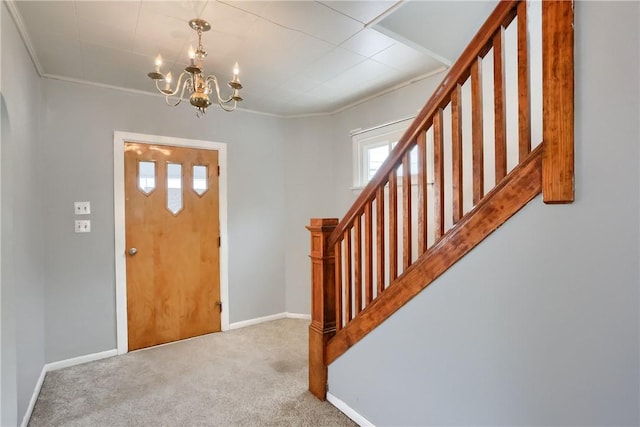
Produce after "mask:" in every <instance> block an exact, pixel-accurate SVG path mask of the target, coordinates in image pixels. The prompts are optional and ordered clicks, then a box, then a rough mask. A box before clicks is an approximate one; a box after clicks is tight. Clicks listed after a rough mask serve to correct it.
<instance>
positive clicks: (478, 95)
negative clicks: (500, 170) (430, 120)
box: [471, 57, 484, 205]
mask: <svg viewBox="0 0 640 427" xmlns="http://www.w3.org/2000/svg"><path fill="white" fill-rule="evenodd" d="M482 109H483V105H482V58H480V57H477V58H476V60H475V61H473V62H472V63H471V138H472V139H471V150H472V152H473V204H474V205H476V204H478V202H479V201H480V199H482V197H483V196H484V153H483V150H484V143H483V135H482V132H483V124H482Z"/></svg>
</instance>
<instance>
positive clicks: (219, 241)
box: [218, 237, 222, 247]
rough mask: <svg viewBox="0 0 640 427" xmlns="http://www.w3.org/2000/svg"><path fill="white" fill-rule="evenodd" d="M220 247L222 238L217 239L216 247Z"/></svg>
mask: <svg viewBox="0 0 640 427" xmlns="http://www.w3.org/2000/svg"><path fill="white" fill-rule="evenodd" d="M220 246H222V238H221V237H218V247H220Z"/></svg>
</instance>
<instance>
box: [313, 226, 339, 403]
mask: <svg viewBox="0 0 640 427" xmlns="http://www.w3.org/2000/svg"><path fill="white" fill-rule="evenodd" d="M337 225H338V219H337V218H313V219H311V222H310V224H309V226H308V227H307V229H308V230H309V231H310V232H311V255H310V258H311V325H309V391H310V392H311V393H312V394H313V395H314V396H316V397H317V398H318V399H321V400H324V399H326V397H327V365H326V363H325V350H326V347H327V342H328V341H329V339H331V338H332V337H333V336H334V335H335V332H336V311H335V310H336V304H335V291H336V287H335V283H334V280H335V278H336V273H335V253H334V249H335V247H334V246H333V245H330V244H329V236H330V235H331V233H332V232H333V230H335V228H336V226H337Z"/></svg>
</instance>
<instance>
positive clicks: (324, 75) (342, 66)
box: [303, 47, 367, 82]
mask: <svg viewBox="0 0 640 427" xmlns="http://www.w3.org/2000/svg"><path fill="white" fill-rule="evenodd" d="M365 59H367V58H365V57H364V56H362V55H358V54H357V53H353V52H350V51H348V50H345V49H342V48H340V47H337V48H335V49H334V50H332V51H331V52H328V53H327V54H326V55H323V56H322V57H321V58H320V59H318V60H317V61H315V62H313V63H312V64H311V65H310V66H309V67H307V68H306V69H305V70H303V74H304V75H305V76H306V77H307V78H309V79H312V80H316V81H319V82H324V81H327V80H330V79H332V78H333V77H335V76H337V75H338V74H341V73H344V72H345V71H347V70H348V69H349V68H351V67H353V66H354V65H356V64H359V63H360V62H362V61H364V60H365Z"/></svg>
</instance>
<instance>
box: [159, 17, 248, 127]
mask: <svg viewBox="0 0 640 427" xmlns="http://www.w3.org/2000/svg"><path fill="white" fill-rule="evenodd" d="M189 26H190V27H191V28H192V29H193V30H195V31H196V33H198V48H197V49H196V50H193V47H190V48H189V65H188V66H187V67H186V68H185V69H184V71H183V72H182V73H181V74H180V77H178V84H177V85H176V88H175V89H172V88H171V82H172V76H171V72H168V73H167V74H166V75H164V74H162V72H160V67H161V66H162V58H161V57H160V55H158V56H157V57H156V61H155V63H156V69H155V71H152V72H150V73H149V74H147V75H148V76H149V77H150V78H151V79H152V80H155V82H156V89H158V91H159V92H160V93H161V94H163V95H164V96H165V101H166V102H167V104H168V105H171V106H173V107H176V106H177V105H178V104H180V102H182V99H183V97H184V93H185V91H186V90H188V91H189V93H190V95H189V102H190V103H191V105H193V106H194V107H195V108H196V109H197V110H198V112H197V113H196V114H197V116H198V117H200V116H202V115H203V114H204V113H205V112H206V110H207V107H209V106H210V105H211V100H210V99H209V96H213V93H214V89H215V97H216V98H217V102H218V104H219V105H220V107H221V108H222V109H223V110H225V111H233V110H235V109H236V106H237V104H238V102H239V101H242V97H241V96H240V89H242V84H241V83H240V79H239V78H238V73H239V72H240V70H239V68H238V63H237V62H236V64H235V65H234V67H233V77H232V79H231V81H230V82H229V83H228V85H229V87H230V88H231V90H232V91H231V95H230V96H229V97H228V98H222V97H221V96H220V87H219V86H218V79H217V78H216V76H214V75H213V74H211V75H209V76H206V77H205V74H204V70H203V69H202V61H203V60H204V58H205V57H206V56H207V51H206V50H204V47H203V46H202V33H203V32H205V31H209V30H210V29H211V25H210V24H209V23H208V22H207V21H204V20H202V19H192V20H191V21H189ZM183 78H184V79H185V80H184V83H183V82H182V79H183ZM160 82H164V87H160ZM178 92H179V94H178ZM175 96H177V101H175V99H173V100H172V97H175Z"/></svg>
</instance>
